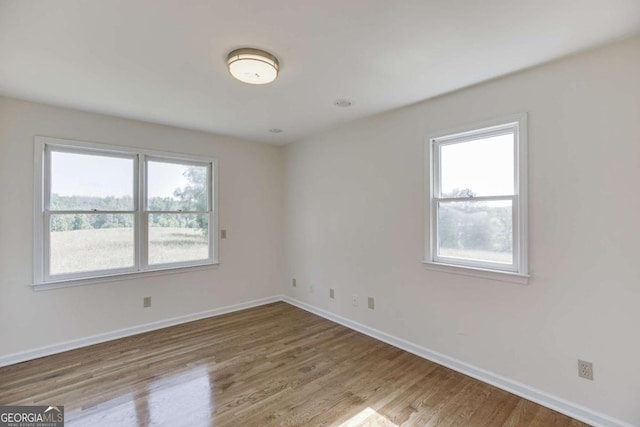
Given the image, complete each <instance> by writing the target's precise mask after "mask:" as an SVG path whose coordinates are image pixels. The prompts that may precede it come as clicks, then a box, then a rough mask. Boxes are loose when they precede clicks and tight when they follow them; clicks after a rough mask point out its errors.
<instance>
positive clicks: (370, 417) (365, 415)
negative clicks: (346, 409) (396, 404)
mask: <svg viewBox="0 0 640 427" xmlns="http://www.w3.org/2000/svg"><path fill="white" fill-rule="evenodd" d="M361 424H365V425H368V426H384V427H398V426H397V424H394V423H392V422H391V421H389V419H388V418H387V417H385V416H383V415H380V414H378V413H377V412H376V411H375V410H374V409H372V408H365V409H363V410H362V411H360V412H359V413H357V414H356V415H354V416H353V417H351V418H349V419H348V420H347V421H345V422H344V423H342V424H340V427H356V426H359V425H361Z"/></svg>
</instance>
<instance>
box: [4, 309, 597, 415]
mask: <svg viewBox="0 0 640 427" xmlns="http://www.w3.org/2000/svg"><path fill="white" fill-rule="evenodd" d="M0 404H3V405H29V404H38V405H64V406H65V417H66V425H67V426H76V425H77V426H85V425H86V426H150V425H172V426H210V425H211V426H213V425H215V426H234V427H235V426H345V427H346V426H584V425H585V424H582V423H580V422H578V421H575V420H572V419H571V418H568V417H566V416H564V415H561V414H559V413H557V412H554V411H552V410H550V409H547V408H544V407H542V406H539V405H537V404H535V403H532V402H529V401H527V400H524V399H521V398H519V397H517V396H514V395H512V394H510V393H507V392H505V391H502V390H500V389H497V388H495V387H492V386H490V385H487V384H484V383H482V382H480V381H477V380H474V379H472V378H470V377H467V376H465V375H462V374H459V373H457V372H455V371H452V370H450V369H447V368H445V367H442V366H440V365H437V364H435V363H432V362H429V361H427V360H424V359H421V358H419V357H417V356H414V355H412V354H410V353H407V352H405V351H403V350H399V349H397V348H394V347H392V346H390V345H387V344H384V343H382V342H380V341H377V340H375V339H373V338H370V337H367V336H365V335H362V334H360V333H358V332H354V331H352V330H350V329H347V328H345V327H343V326H340V325H337V324H335V323H333V322H330V321H328V320H326V319H322V318H320V317H317V316H315V315H313V314H310V313H307V312H305V311H303V310H300V309H297V308H295V307H292V306H290V305H288V304H285V303H275V304H270V305H266V306H262V307H257V308H253V309H249V310H244V311H241V312H237V313H231V314H227V315H224V316H219V317H215V318H211V319H205V320H200V321H197V322H191V323H187V324H183V325H179V326H174V327H171V328H166V329H162V330H158V331H153V332H148V333H145V334H140V335H136V336H133V337H129V338H123V339H119V340H116V341H111V342H108V343H104V344H98V345H94V346H91V347H86V348H82V349H78V350H72V351H68V352H65V353H61V354H57V355H53V356H48V357H44V358H41V359H37V360H32V361H29V362H25V363H20V364H16V365H12V366H8V367H4V368H0Z"/></svg>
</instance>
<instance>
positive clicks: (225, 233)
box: [220, 230, 227, 239]
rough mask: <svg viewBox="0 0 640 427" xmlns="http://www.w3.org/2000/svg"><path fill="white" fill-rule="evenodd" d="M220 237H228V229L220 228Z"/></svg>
mask: <svg viewBox="0 0 640 427" xmlns="http://www.w3.org/2000/svg"><path fill="white" fill-rule="evenodd" d="M220 238H221V239H226V238H227V230H220Z"/></svg>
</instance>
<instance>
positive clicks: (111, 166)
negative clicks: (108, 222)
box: [50, 151, 134, 211]
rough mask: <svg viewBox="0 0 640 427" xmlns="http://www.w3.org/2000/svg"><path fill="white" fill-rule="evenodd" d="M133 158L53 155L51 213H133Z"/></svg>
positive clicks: (57, 152)
mask: <svg viewBox="0 0 640 427" xmlns="http://www.w3.org/2000/svg"><path fill="white" fill-rule="evenodd" d="M133 176H134V159H133V158H122V157H108V156H102V155H93V154H77V153H65V152H59V151H52V152H51V202H50V205H51V206H50V209H51V210H58V211H59V210H69V211H70V210H82V211H90V210H93V209H97V210H102V211H105V210H108V211H132V210H134V202H133V194H134V192H133V182H134V181H133Z"/></svg>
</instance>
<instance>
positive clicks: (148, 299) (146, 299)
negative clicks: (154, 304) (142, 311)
mask: <svg viewBox="0 0 640 427" xmlns="http://www.w3.org/2000/svg"><path fill="white" fill-rule="evenodd" d="M142 306H143V307H144V308H147V307H151V297H144V298H143V299H142Z"/></svg>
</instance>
